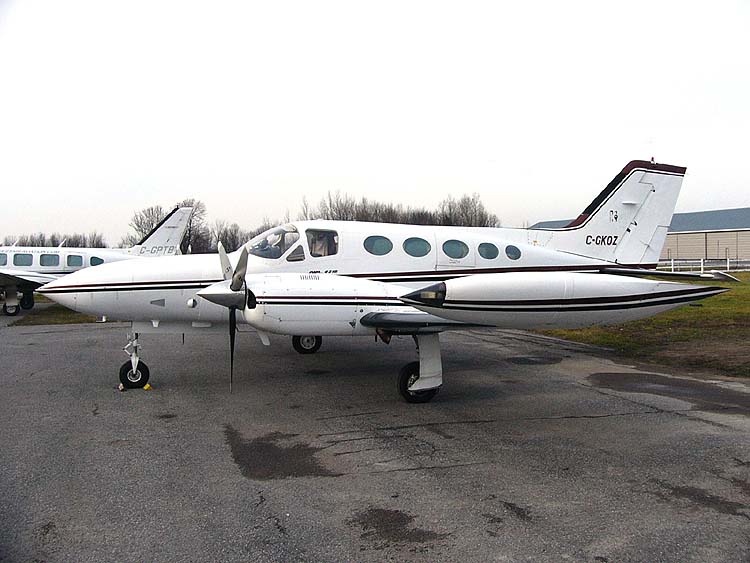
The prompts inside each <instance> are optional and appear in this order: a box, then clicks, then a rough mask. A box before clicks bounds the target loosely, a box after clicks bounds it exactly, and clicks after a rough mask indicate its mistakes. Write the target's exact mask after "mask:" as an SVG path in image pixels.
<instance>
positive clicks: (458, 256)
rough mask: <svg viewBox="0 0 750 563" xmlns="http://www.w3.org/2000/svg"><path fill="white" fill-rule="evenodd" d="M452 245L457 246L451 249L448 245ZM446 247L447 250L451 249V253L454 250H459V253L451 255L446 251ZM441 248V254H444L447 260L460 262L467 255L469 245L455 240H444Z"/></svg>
mask: <svg viewBox="0 0 750 563" xmlns="http://www.w3.org/2000/svg"><path fill="white" fill-rule="evenodd" d="M452 243H458V246H455V245H453V247H451V246H450V245H451V244H452ZM446 246H448V248H450V249H451V252H453V250H454V249H456V250H458V249H460V252H458V253H456V254H455V255H454V254H451V253H450V252H448V250H446ZM441 248H442V250H443V254H445V255H446V256H447V257H448V258H453V259H454V260H462V259H464V258H466V257H467V256H468V255H469V245H468V244H466V243H465V242H464V241H462V240H458V239H455V238H452V239H449V240H446V241H445V242H444V243H443V244H442V245H441Z"/></svg>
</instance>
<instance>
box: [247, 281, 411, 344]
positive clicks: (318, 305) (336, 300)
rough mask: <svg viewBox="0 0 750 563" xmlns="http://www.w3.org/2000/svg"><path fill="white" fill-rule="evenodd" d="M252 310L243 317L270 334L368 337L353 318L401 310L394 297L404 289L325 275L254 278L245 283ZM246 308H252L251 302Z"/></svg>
mask: <svg viewBox="0 0 750 563" xmlns="http://www.w3.org/2000/svg"><path fill="white" fill-rule="evenodd" d="M245 281H246V284H247V289H248V290H249V291H250V292H252V294H253V295H254V296H255V307H254V308H249V307H245V309H244V311H243V317H244V320H245V322H246V323H247V324H249V325H251V326H253V327H255V328H256V329H258V330H262V331H265V332H272V333H276V334H290V335H299V336H304V335H319V336H346V335H366V334H371V333H372V331H373V329H371V328H367V327H363V326H362V325H361V324H360V323H359V319H360V318H361V317H362V316H363V315H365V314H367V313H370V312H373V311H381V310H388V311H392V310H394V309H395V310H398V309H400V310H405V309H408V307H405V306H404V305H403V303H401V302H400V301H399V299H398V298H399V296H401V295H404V294H405V293H408V292H409V291H410V289H408V288H404V287H400V286H395V285H389V284H385V283H381V282H374V281H370V280H363V279H358V278H351V277H344V276H336V275H331V274H288V273H285V274H275V275H274V274H258V275H248V276H246V278H245ZM251 305H252V303H251Z"/></svg>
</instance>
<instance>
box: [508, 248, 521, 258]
mask: <svg viewBox="0 0 750 563" xmlns="http://www.w3.org/2000/svg"><path fill="white" fill-rule="evenodd" d="M505 255H506V256H507V257H508V258H510V259H511V260H518V259H519V258H520V257H521V250H520V249H519V248H518V247H517V246H513V245H512V244H509V245H508V246H506V247H505Z"/></svg>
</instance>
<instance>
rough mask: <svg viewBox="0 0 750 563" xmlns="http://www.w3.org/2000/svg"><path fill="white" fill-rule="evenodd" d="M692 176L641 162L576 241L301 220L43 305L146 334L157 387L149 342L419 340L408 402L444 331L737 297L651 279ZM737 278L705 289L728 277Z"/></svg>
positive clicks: (433, 362) (53, 290)
mask: <svg viewBox="0 0 750 563" xmlns="http://www.w3.org/2000/svg"><path fill="white" fill-rule="evenodd" d="M684 174H685V168H683V167H678V166H670V165H664V164H654V163H649V162H645V161H633V162H631V163H629V164H628V165H627V166H626V167H625V168H624V169H623V170H622V172H620V173H619V174H617V176H615V178H614V179H613V180H612V181H611V182H610V183H609V185H608V186H607V187H606V188H605V189H604V191H602V192H601V193H600V194H599V196H597V197H596V199H594V201H593V202H592V203H591V204H590V205H589V206H588V207H587V208H586V209H585V210H584V212H583V213H582V214H581V215H580V216H579V217H578V218H577V219H576V220H575V221H573V222H572V223H570V224H569V225H567V226H566V227H564V228H562V229H550V230H532V229H507V228H464V227H437V226H415V225H394V224H384V223H361V222H347V221H300V222H294V223H290V224H287V225H283V226H280V227H276V228H274V229H271V230H269V231H267V232H265V233H262V234H261V235H259V236H257V237H256V238H254V239H253V240H251V241H250V242H248V243H247V244H246V245H245V246H244V247H243V248H242V249H241V250H238V251H237V252H234V253H232V254H231V255H227V254H226V253H225V252H224V251H223V248H220V253H219V256H216V255H188V256H176V257H165V258H157V259H151V260H135V261H128V262H126V263H115V264H107V265H103V266H99V267H97V268H93V269H91V270H83V271H80V272H77V273H75V274H72V275H70V276H67V277H65V278H64V279H61V280H59V281H55V282H52V283H49V284H47V285H46V286H44V287H43V288H42V289H41V293H43V294H45V295H47V296H49V297H50V298H52V299H54V300H56V301H58V302H60V303H62V304H63V305H65V306H67V307H70V308H72V309H75V310H77V311H81V312H84V313H89V314H94V315H102V316H108V317H111V318H117V319H123V320H129V321H131V322H132V334H130V335H128V338H129V344H128V346H126V351H127V352H128V353H129V355H130V360H128V361H126V362H125V363H124V364H123V365H122V367H121V368H120V380H121V382H122V384H123V385H124V386H125V387H129V388H133V387H142V386H143V385H145V383H146V381H147V380H148V378H149V370H148V367H147V366H146V365H145V364H144V362H143V361H142V360H141V359H140V357H139V355H138V335H139V333H154V332H162V333H164V332H167V333H183V334H184V333H186V332H193V333H195V332H204V331H211V330H215V329H219V328H221V329H222V330H226V327H227V323H228V325H229V326H228V328H229V336H230V389H231V377H232V371H233V361H234V360H233V358H234V339H235V332H236V324H237V322H238V319H239V322H243V323H246V324H248V325H250V326H252V327H254V328H255V329H256V330H257V332H258V334H259V336H260V338H261V340H262V341H263V342H264V344H268V342H269V339H268V333H275V334H284V335H291V336H292V337H293V340H292V343H293V345H294V348H295V349H296V350H297V351H298V352H300V353H312V352H315V351H317V350H318V348H319V347H320V345H321V342H322V337H323V336H373V335H376V336H378V337H379V338H380V339H381V340H383V341H384V342H386V343H387V342H388V341H389V340H390V338H391V336H393V335H411V336H413V337H414V340H415V342H416V344H417V350H418V354H419V361H417V362H411V363H409V364H407V365H406V366H405V367H404V368H403V369H402V370H401V372H400V373H399V376H398V388H399V390H400V392H401V395H402V396H403V397H404V399H406V400H407V401H408V402H414V403H420V402H427V401H429V400H430V399H432V397H433V396H434V395H435V394H436V393H437V391H438V390H439V388H440V386H441V384H442V361H441V355H440V343H439V334H440V333H441V332H442V331H445V330H461V329H466V328H467V327H472V326H491V327H500V328H517V329H531V328H558V327H582V326H589V325H598V324H614V323H621V322H623V321H629V320H633V319H640V318H643V317H648V316H651V315H654V314H656V313H660V312H662V311H667V310H669V309H673V308H675V307H678V306H680V305H682V304H685V303H688V302H690V301H695V300H697V299H703V298H705V297H709V296H712V295H716V294H718V293H721V292H723V291H726V290H725V289H724V288H721V287H709V286H692V285H685V284H682V283H674V282H663V281H654V280H651V279H641V278H639V277H638V276H644V277H645V276H651V275H653V274H654V273H655V272H654V271H653V270H648V269H649V268H654V267H655V266H656V264H657V261H658V258H659V254H660V252H661V249H662V246H663V244H664V241H665V238H666V235H667V228H668V227H669V224H670V221H671V217H672V213H673V211H674V207H675V202H676V201H677V195H678V193H679V190H680V186H681V184H682V180H683V177H684ZM722 276H725V274H721V273H715V274H713V275H711V274H706V275H704V276H703V277H709V278H711V277H714V278H721V277H722Z"/></svg>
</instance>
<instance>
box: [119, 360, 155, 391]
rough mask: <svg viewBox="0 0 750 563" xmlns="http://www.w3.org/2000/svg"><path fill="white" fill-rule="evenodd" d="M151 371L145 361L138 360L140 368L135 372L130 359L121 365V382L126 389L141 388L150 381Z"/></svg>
mask: <svg viewBox="0 0 750 563" xmlns="http://www.w3.org/2000/svg"><path fill="white" fill-rule="evenodd" d="M149 375H150V373H149V371H148V366H147V365H146V364H145V363H144V362H143V361H140V360H139V361H138V368H136V370H135V373H133V364H132V363H131V362H130V360H128V361H127V362H125V363H124V364H122V366H121V367H120V383H122V386H123V387H125V389H140V388H142V387H143V386H144V385H146V383H148V377H149Z"/></svg>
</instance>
